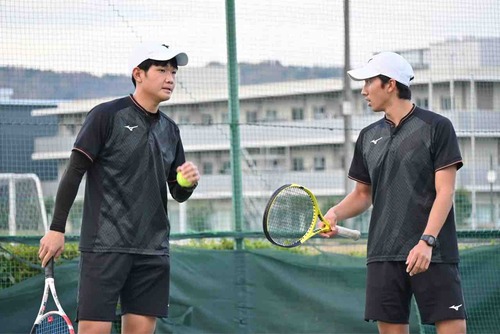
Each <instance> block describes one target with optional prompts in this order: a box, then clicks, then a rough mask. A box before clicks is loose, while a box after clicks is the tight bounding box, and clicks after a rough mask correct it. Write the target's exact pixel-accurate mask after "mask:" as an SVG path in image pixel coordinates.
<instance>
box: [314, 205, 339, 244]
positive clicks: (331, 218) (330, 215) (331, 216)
mask: <svg viewBox="0 0 500 334" xmlns="http://www.w3.org/2000/svg"><path fill="white" fill-rule="evenodd" d="M325 219H326V220H327V221H328V222H329V223H330V226H331V228H332V230H331V231H329V232H325V233H320V234H319V235H320V236H322V237H324V238H331V237H333V236H335V235H337V233H338V231H337V227H336V226H337V215H336V214H335V212H334V211H333V207H332V208H330V210H328V211H327V212H326V215H325ZM324 225H325V224H323V223H322V222H320V226H319V227H323V226H324Z"/></svg>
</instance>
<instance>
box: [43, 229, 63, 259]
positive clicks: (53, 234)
mask: <svg viewBox="0 0 500 334" xmlns="http://www.w3.org/2000/svg"><path fill="white" fill-rule="evenodd" d="M63 251H64V233H61V232H57V231H48V232H47V233H45V235H44V236H43V238H42V239H40V248H39V249H38V257H39V258H40V260H42V267H45V265H47V262H49V260H50V259H51V258H52V257H53V258H56V259H57V258H58V257H59V256H61V254H62V252H63Z"/></svg>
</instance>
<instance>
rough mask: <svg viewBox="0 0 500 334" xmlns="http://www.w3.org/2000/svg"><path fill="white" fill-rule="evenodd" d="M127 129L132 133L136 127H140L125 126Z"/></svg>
mask: <svg viewBox="0 0 500 334" xmlns="http://www.w3.org/2000/svg"><path fill="white" fill-rule="evenodd" d="M125 127H126V128H127V129H129V130H130V132H132V131H134V129H135V128H136V127H138V125H135V126H130V125H125Z"/></svg>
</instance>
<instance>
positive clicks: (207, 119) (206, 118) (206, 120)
mask: <svg viewBox="0 0 500 334" xmlns="http://www.w3.org/2000/svg"><path fill="white" fill-rule="evenodd" d="M212 122H213V119H212V115H210V114H203V115H201V124H203V125H210V124H212Z"/></svg>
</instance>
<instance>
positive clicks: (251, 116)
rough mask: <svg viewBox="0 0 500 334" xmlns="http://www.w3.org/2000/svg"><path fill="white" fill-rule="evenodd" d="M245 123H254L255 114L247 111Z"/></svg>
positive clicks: (255, 120)
mask: <svg viewBox="0 0 500 334" xmlns="http://www.w3.org/2000/svg"><path fill="white" fill-rule="evenodd" d="M246 114H247V123H256V122H257V112H256V111H247V112H246Z"/></svg>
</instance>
